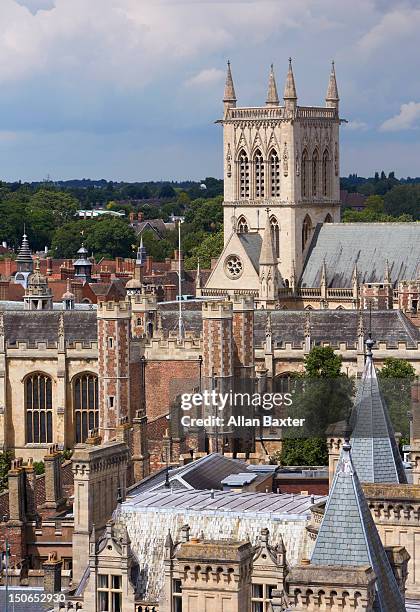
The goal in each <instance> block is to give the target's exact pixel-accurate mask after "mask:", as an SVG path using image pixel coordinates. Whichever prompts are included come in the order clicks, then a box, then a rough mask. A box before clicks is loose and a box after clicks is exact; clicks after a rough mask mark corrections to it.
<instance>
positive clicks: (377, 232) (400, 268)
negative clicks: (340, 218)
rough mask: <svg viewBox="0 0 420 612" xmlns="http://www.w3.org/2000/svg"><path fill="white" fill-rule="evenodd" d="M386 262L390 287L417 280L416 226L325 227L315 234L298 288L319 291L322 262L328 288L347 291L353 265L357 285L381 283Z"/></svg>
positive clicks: (419, 244) (419, 229)
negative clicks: (316, 289) (402, 281)
mask: <svg viewBox="0 0 420 612" xmlns="http://www.w3.org/2000/svg"><path fill="white" fill-rule="evenodd" d="M387 259H388V263H389V269H390V273H391V281H392V283H393V284H394V285H395V284H396V283H397V282H398V281H399V280H403V279H406V280H409V279H415V278H417V276H418V274H419V266H420V223H325V224H324V225H322V227H320V228H319V229H317V231H316V232H315V235H314V237H313V240H312V244H311V247H310V250H309V253H308V256H307V260H306V264H305V266H304V270H303V273H302V277H301V280H300V285H301V286H302V287H319V286H320V279H321V268H322V264H323V262H324V261H325V264H326V268H327V282H328V286H329V287H341V288H344V287H351V286H352V273H353V269H354V266H355V264H357V269H358V272H359V275H360V281H361V282H363V283H375V282H383V280H384V272H385V266H386V260H387Z"/></svg>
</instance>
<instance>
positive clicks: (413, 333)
mask: <svg viewBox="0 0 420 612" xmlns="http://www.w3.org/2000/svg"><path fill="white" fill-rule="evenodd" d="M270 314H271V328H272V334H273V345H274V347H276V346H278V345H280V346H284V343H285V342H291V343H292V345H294V346H302V342H303V341H304V330H305V321H306V317H307V314H308V313H307V311H303V310H300V311H299V310H295V311H293V310H272V311H270ZM362 316H363V322H364V326H365V329H368V328H369V312H368V311H367V310H366V311H363V312H362ZM266 319H267V313H266V312H264V311H262V310H256V311H255V315H254V337H255V341H256V344H257V345H259V346H261V345H262V344H263V343H264V341H265V326H266ZM358 324H359V313H358V312H357V311H356V310H311V311H310V327H311V342H312V343H313V344H317V343H320V342H329V343H330V344H331V346H336V347H338V346H339V344H340V342H345V343H347V345H348V346H354V347H355V346H356V344H357V337H358V336H357V330H358ZM372 329H373V330H374V332H375V338H376V341H377V342H386V343H387V344H388V345H389V346H393V347H395V348H397V346H398V342H403V341H405V342H407V345H408V346H409V347H411V348H417V342H420V331H419V330H418V329H417V328H416V327H415V326H414V325H413V324H412V323H411V322H410V321H409V320H408V319H407V317H406V316H405V315H404V314H402V313H401V312H400V311H399V310H374V311H372Z"/></svg>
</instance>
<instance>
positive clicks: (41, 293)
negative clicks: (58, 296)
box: [23, 257, 53, 310]
mask: <svg viewBox="0 0 420 612" xmlns="http://www.w3.org/2000/svg"><path fill="white" fill-rule="evenodd" d="M23 300H24V303H25V310H52V307H53V295H52V291H51V289H50V288H49V287H48V281H47V278H46V277H45V276H44V275H43V274H41V271H40V269H39V257H38V258H37V260H36V264H35V271H34V272H32V274H30V275H29V276H28V286H27V288H26V291H25V295H24V296H23Z"/></svg>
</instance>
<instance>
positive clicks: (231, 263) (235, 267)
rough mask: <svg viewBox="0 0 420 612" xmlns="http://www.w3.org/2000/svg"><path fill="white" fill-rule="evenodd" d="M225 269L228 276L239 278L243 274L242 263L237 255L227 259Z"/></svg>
mask: <svg viewBox="0 0 420 612" xmlns="http://www.w3.org/2000/svg"><path fill="white" fill-rule="evenodd" d="M225 268H226V272H227V274H228V276H230V277H231V278H238V277H239V276H240V275H241V274H242V270H243V266H242V261H241V260H240V258H239V257H238V256H237V255H231V256H230V257H228V258H227V260H226V263H225Z"/></svg>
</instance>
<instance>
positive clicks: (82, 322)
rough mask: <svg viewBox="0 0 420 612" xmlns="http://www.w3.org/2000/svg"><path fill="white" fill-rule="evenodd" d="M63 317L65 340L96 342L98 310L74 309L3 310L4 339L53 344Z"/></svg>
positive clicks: (9, 341)
mask: <svg viewBox="0 0 420 612" xmlns="http://www.w3.org/2000/svg"><path fill="white" fill-rule="evenodd" d="M61 314H62V315H63V317H64V335H65V339H66V342H68V343H71V342H76V341H79V342H86V343H89V342H95V341H96V340H97V318H96V311H95V310H86V311H84V310H72V311H62V312H60V311H56V310H43V311H34V312H32V311H29V310H23V311H12V310H6V311H5V312H4V332H5V339H6V342H7V343H8V344H9V345H14V344H16V343H17V342H19V341H20V342H28V343H33V344H35V343H36V342H46V343H47V345H53V344H55V343H57V340H58V324H59V320H60V316H61Z"/></svg>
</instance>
